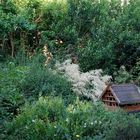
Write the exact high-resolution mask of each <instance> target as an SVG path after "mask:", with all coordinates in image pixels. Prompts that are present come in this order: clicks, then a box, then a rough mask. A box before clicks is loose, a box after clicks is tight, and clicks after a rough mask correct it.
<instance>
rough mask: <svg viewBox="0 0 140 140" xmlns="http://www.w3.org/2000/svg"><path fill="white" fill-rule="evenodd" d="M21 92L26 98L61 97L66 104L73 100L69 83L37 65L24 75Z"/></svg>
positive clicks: (53, 72) (60, 76) (54, 72)
mask: <svg viewBox="0 0 140 140" xmlns="http://www.w3.org/2000/svg"><path fill="white" fill-rule="evenodd" d="M21 90H22V92H23V93H24V95H25V96H26V97H27V98H34V97H35V98H38V97H39V96H42V95H43V96H44V95H52V96H59V97H63V98H64V99H65V101H66V102H67V103H68V102H71V101H72V100H73V99H74V93H73V91H72V86H71V84H70V82H68V81H67V80H66V79H65V77H63V76H62V75H59V74H58V73H56V71H53V70H51V69H50V70H49V69H48V68H45V67H43V66H39V64H35V65H33V66H32V67H31V69H30V71H29V72H28V73H27V74H26V77H25V78H24V80H23V82H22V83H21Z"/></svg>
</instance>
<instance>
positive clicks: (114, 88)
mask: <svg viewBox="0 0 140 140" xmlns="http://www.w3.org/2000/svg"><path fill="white" fill-rule="evenodd" d="M110 90H111V92H112V94H113V95H114V97H115V99H116V100H117V102H118V103H119V104H120V105H125V104H135V103H140V90H139V88H138V87H137V86H136V85H134V84H120V85H115V84H114V85H111V86H110Z"/></svg>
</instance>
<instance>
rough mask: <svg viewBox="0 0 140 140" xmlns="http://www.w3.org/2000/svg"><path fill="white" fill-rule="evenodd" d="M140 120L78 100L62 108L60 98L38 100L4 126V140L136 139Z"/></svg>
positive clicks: (41, 98) (62, 104)
mask: <svg viewBox="0 0 140 140" xmlns="http://www.w3.org/2000/svg"><path fill="white" fill-rule="evenodd" d="M139 124H140V120H139V119H136V118H135V117H134V116H129V115H127V114H125V113H122V112H108V111H105V110H104V108H103V107H102V106H101V105H100V104H98V105H93V104H92V103H89V102H81V101H79V100H77V101H76V102H75V103H74V104H70V105H69V106H67V107H65V106H64V103H63V101H62V99H61V98H56V97H55V98H52V97H47V98H43V97H40V98H39V100H38V101H37V102H35V103H33V104H32V105H30V104H27V105H26V106H25V107H24V108H23V109H22V113H21V114H20V115H18V116H17V117H16V118H15V119H14V120H13V121H12V122H10V123H7V124H6V128H7V129H6V133H7V134H8V135H7V136H6V137H5V138H6V139H15V140H18V139H21V140H22V139H28V140H32V139H34V140H38V139H39V140H44V139H48V140H54V139H56V140H60V139H62V140H63V139H65V140H76V139H81V140H83V139H87V140H90V139H105V140H108V139H125V138H126V137H127V138H128V139H129V140H130V139H132V140H133V139H137V138H139Z"/></svg>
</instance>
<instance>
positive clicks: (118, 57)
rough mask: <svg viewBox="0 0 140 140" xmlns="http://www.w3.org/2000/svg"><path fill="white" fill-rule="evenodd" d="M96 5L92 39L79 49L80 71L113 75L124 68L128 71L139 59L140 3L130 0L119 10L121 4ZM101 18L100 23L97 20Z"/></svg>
mask: <svg viewBox="0 0 140 140" xmlns="http://www.w3.org/2000/svg"><path fill="white" fill-rule="evenodd" d="M103 3H104V1H103V2H102V1H101V3H100V4H97V7H98V8H99V10H100V12H99V13H98V14H97V15H95V23H96V24H97V25H96V24H95V25H96V26H95V27H93V29H92V34H93V36H91V37H92V40H91V39H90V42H91V43H90V45H89V41H87V45H85V48H83V49H82V50H81V49H80V50H79V63H80V65H81V69H82V70H83V71H89V70H91V69H96V68H102V69H104V70H105V71H106V72H107V73H109V74H113V72H114V70H118V69H119V68H120V67H121V66H122V65H124V66H125V67H126V68H127V70H130V69H131V68H132V67H133V66H134V65H135V63H136V59H137V58H139V42H140V40H139V36H140V34H139V25H138V24H139V22H138V21H139V20H140V17H139V12H138V11H139V10H140V9H139V6H138V5H139V1H138V0H136V1H130V4H129V5H125V6H124V7H122V8H121V3H120V2H119V1H118V2H113V1H112V2H111V3H108V2H106V4H105V7H102V4H103ZM96 16H97V17H101V18H100V20H99V21H98V20H96Z"/></svg>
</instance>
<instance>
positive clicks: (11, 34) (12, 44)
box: [9, 33, 15, 58]
mask: <svg viewBox="0 0 140 140" xmlns="http://www.w3.org/2000/svg"><path fill="white" fill-rule="evenodd" d="M9 41H10V47H11V57H12V58H13V57H14V51H15V47H14V40H13V33H10V34H9Z"/></svg>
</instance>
